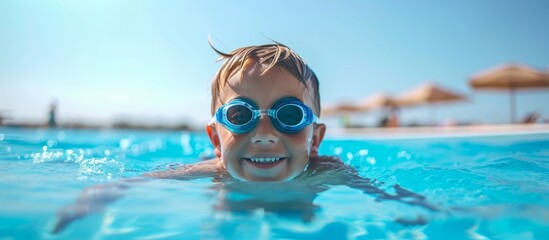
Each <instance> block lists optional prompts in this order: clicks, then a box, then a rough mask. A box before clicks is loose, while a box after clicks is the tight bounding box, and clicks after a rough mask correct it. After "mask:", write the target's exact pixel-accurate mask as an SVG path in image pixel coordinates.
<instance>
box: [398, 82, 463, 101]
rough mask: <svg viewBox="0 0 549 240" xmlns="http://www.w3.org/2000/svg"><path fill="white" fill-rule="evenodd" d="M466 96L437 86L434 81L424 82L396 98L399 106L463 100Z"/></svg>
mask: <svg viewBox="0 0 549 240" xmlns="http://www.w3.org/2000/svg"><path fill="white" fill-rule="evenodd" d="M465 99H466V97H465V96H463V95H461V94H458V93H455V92H453V91H450V90H448V89H445V88H443V87H440V86H437V85H435V84H433V83H424V84H422V85H420V86H418V87H416V88H414V89H412V90H410V91H408V92H406V93H404V94H401V95H400V96H399V97H397V98H396V99H395V101H396V103H397V105H398V106H415V105H426V104H433V103H444V102H455V101H463V100H465Z"/></svg>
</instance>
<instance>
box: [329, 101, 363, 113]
mask: <svg viewBox="0 0 549 240" xmlns="http://www.w3.org/2000/svg"><path fill="white" fill-rule="evenodd" d="M358 111H360V110H359V107H358V106H357V105H355V104H352V103H339V104H335V105H331V106H326V107H324V108H322V115H324V116H333V115H339V114H348V113H354V112H358Z"/></svg>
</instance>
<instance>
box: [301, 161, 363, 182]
mask: <svg viewBox="0 0 549 240" xmlns="http://www.w3.org/2000/svg"><path fill="white" fill-rule="evenodd" d="M307 172H308V173H309V174H311V175H329V176H331V178H333V180H336V179H339V180H343V179H348V178H352V177H354V176H356V175H357V171H356V170H355V169H354V168H353V167H351V166H349V165H347V164H345V162H343V161H342V160H341V158H339V157H336V156H318V157H314V158H311V159H310V161H309V166H308V167H307Z"/></svg>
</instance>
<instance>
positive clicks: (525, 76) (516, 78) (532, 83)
mask: <svg viewBox="0 0 549 240" xmlns="http://www.w3.org/2000/svg"><path fill="white" fill-rule="evenodd" d="M469 84H470V86H471V87H473V88H474V89H484V90H495V91H509V94H510V115H511V117H510V119H511V122H515V90H516V89H538V88H549V77H548V75H547V74H543V73H542V72H539V71H537V70H536V69H533V68H531V67H529V66H526V65H522V64H506V65H501V66H498V67H494V68H491V69H488V70H486V71H483V72H480V73H478V74H475V75H474V76H472V77H471V78H470V80H469Z"/></svg>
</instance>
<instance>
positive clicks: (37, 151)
mask: <svg viewBox="0 0 549 240" xmlns="http://www.w3.org/2000/svg"><path fill="white" fill-rule="evenodd" d="M320 151H321V153H322V154H323V155H337V156H339V157H340V158H341V159H342V160H343V161H345V162H346V163H347V164H349V165H351V166H353V167H354V168H356V169H357V170H358V171H359V173H360V175H361V176H363V177H367V178H374V179H377V180H380V181H383V182H385V183H384V184H383V185H381V186H380V187H381V188H382V189H383V190H385V191H387V192H390V191H392V188H391V186H393V185H394V184H397V183H398V184H400V185H401V186H402V187H404V188H406V189H408V190H411V191H413V192H415V193H418V194H421V195H423V196H425V197H426V199H427V201H428V202H430V203H431V204H434V205H436V206H438V207H439V208H440V209H441V210H440V211H429V210H427V209H425V208H421V207H417V206H413V205H406V204H403V203H400V202H398V201H387V200H379V199H376V198H375V197H374V196H371V195H368V194H365V193H363V192H361V191H359V190H355V189H352V188H350V187H346V186H325V188H323V189H322V191H317V190H310V189H304V188H300V187H295V186H293V187H292V186H286V185H284V184H277V183H264V184H263V183H262V184H253V185H252V186H249V187H250V188H253V190H254V191H255V192H260V193H261V194H260V195H261V196H265V197H267V198H269V199H292V198H297V199H302V198H300V197H301V196H304V195H305V196H307V197H310V199H311V201H310V203H306V204H303V206H301V205H300V206H298V207H297V208H296V207H295V206H294V207H293V208H292V209H279V210H274V211H266V210H265V209H264V208H262V206H261V205H258V206H250V205H249V204H251V203H250V202H253V201H246V200H250V198H252V199H251V200H253V198H254V197H255V196H256V195H246V194H245V193H243V192H239V191H235V190H231V189H230V188H226V187H223V185H222V184H219V183H212V182H211V179H198V180H192V181H181V180H152V181H149V182H147V183H144V184H140V185H137V186H135V187H133V188H130V189H128V190H127V192H126V195H125V196H124V197H122V198H121V199H119V200H117V201H115V202H114V203H111V204H110V205H108V206H107V207H106V208H105V209H104V210H103V211H100V212H97V213H94V214H91V215H88V216H86V217H84V218H81V219H79V220H77V221H75V222H73V223H72V224H70V225H69V226H68V227H67V228H66V229H65V230H64V231H62V232H61V233H59V234H52V233H51V230H52V227H53V225H54V224H55V222H56V215H57V212H58V211H59V210H60V209H62V208H63V207H64V206H66V205H68V204H71V203H73V202H74V201H75V200H76V199H77V197H78V196H79V194H80V192H81V191H82V190H83V189H85V188H86V187H89V186H93V185H96V184H100V183H105V182H113V181H117V180H120V179H122V178H131V177H135V176H139V175H141V174H143V173H146V172H148V171H152V170H165V169H168V168H171V167H173V166H175V165H178V164H186V163H194V162H197V161H199V159H203V158H206V157H208V156H211V155H212V148H211V146H210V144H209V141H208V139H207V136H206V135H205V134H203V133H189V132H143V131H114V130H110V131H107V130H105V131H97V130H44V129H39V130H36V129H15V128H0V239H425V238H430V239H548V237H549V230H548V229H549V133H538V134H524V135H497V136H482V137H478V136H477V137H449V138H422V139H413V138H409V139H369V138H368V136H364V138H363V139H358V138H353V139H345V138H342V137H337V138H331V136H327V139H326V140H325V142H323V143H322V145H321V149H320ZM244 187H246V186H244ZM274 201H276V200H274ZM227 202H232V203H238V204H240V205H238V204H236V205H237V206H236V207H235V208H233V209H232V210H227V208H222V207H220V206H221V205H223V204H226V203H227ZM246 204H248V206H246ZM239 207H240V208H239Z"/></svg>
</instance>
